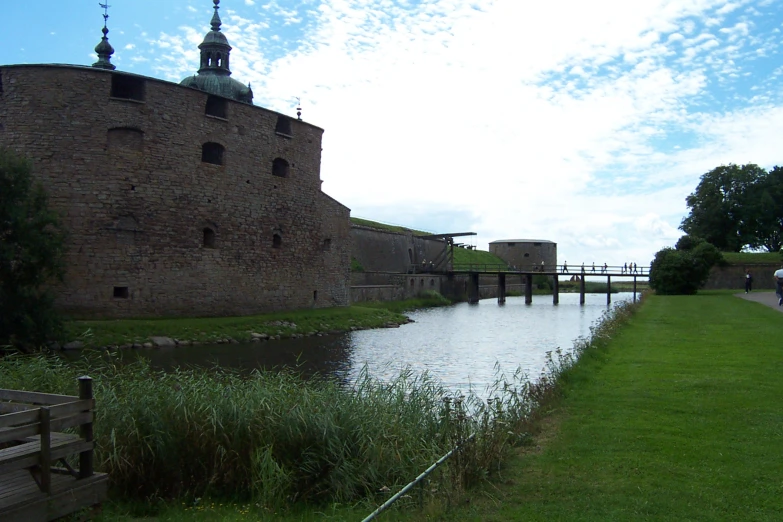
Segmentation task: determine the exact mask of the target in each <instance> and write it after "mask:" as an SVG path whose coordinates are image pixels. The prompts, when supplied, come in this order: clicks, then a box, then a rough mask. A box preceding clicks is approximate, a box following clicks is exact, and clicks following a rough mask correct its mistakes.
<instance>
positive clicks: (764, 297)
mask: <svg viewBox="0 0 783 522" xmlns="http://www.w3.org/2000/svg"><path fill="white" fill-rule="evenodd" d="M734 295H735V296H737V297H741V298H743V299H747V300H748V301H755V302H757V303H761V304H763V305H767V306H769V307H771V308H774V309H775V310H778V311H779V312H783V306H778V296H776V295H775V292H772V291H762V292H751V293H749V294H746V293H745V292H742V293H739V294H734Z"/></svg>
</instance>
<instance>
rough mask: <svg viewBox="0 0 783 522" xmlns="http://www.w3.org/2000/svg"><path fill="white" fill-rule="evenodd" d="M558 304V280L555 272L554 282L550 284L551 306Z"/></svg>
mask: <svg viewBox="0 0 783 522" xmlns="http://www.w3.org/2000/svg"><path fill="white" fill-rule="evenodd" d="M558 303H560V279H558V277H557V272H555V277H554V281H553V282H552V304H558Z"/></svg>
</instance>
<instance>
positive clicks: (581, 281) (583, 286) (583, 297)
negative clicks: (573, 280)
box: [579, 274, 585, 305]
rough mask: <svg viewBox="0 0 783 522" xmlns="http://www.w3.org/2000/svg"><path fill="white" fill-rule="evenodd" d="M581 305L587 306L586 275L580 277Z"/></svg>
mask: <svg viewBox="0 0 783 522" xmlns="http://www.w3.org/2000/svg"><path fill="white" fill-rule="evenodd" d="M579 304H580V305H583V304H585V275H584V274H582V275H581V276H580V277H579Z"/></svg>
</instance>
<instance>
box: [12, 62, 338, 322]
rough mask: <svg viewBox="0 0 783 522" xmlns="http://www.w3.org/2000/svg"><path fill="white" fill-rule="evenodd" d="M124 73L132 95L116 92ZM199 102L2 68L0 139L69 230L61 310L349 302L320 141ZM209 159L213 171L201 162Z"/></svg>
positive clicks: (90, 76)
mask: <svg viewBox="0 0 783 522" xmlns="http://www.w3.org/2000/svg"><path fill="white" fill-rule="evenodd" d="M118 77H119V80H118ZM128 78H130V79H131V88H130V90H131V91H133V89H135V88H137V87H138V86H139V85H141V91H138V89H136V91H133V94H131V95H128V88H126V89H125V90H124V91H123V89H122V88H119V89H118V88H117V85H120V87H121V86H122V85H123V83H122V81H120V80H127V79H128ZM113 82H115V85H114V87H113ZM117 82H119V83H117ZM134 86H135V87H134ZM126 87H127V86H126ZM139 93H141V96H142V98H143V99H141V100H137V99H133V97H134V96H136V97H138V95H139ZM112 94H114V96H112ZM208 98H210V102H215V99H214V97H210V96H208V95H207V94H206V93H204V92H201V91H197V90H194V89H189V88H185V87H181V86H179V85H176V84H173V83H169V82H164V81H160V80H156V79H153V78H147V77H142V76H135V75H125V74H121V73H118V72H111V71H105V70H100V69H95V68H90V67H77V66H45V65H32V66H26V65H21V66H4V67H2V68H0V144H1V145H3V146H7V147H10V148H11V149H12V150H14V151H16V152H18V153H20V154H23V155H25V156H26V157H28V158H29V159H30V160H31V163H32V169H33V174H34V177H35V179H37V180H39V181H40V182H41V183H42V184H43V185H44V187H45V188H46V189H47V191H48V193H49V197H50V206H51V207H52V208H53V209H54V210H56V211H57V212H58V213H59V214H60V215H61V216H62V219H63V222H64V224H65V226H66V227H67V229H68V231H69V233H70V237H69V242H68V247H69V250H68V254H67V267H68V269H67V275H66V282H65V285H64V287H63V288H61V291H60V293H59V297H58V301H57V303H58V305H59V307H60V308H61V309H62V310H63V311H65V312H67V313H71V314H74V315H76V316H90V317H143V316H177V315H188V316H199V315H204V316H216V315H247V314H254V313H261V312H269V311H274V310H281V309H293V308H305V307H328V306H344V305H347V304H348V300H349V278H350V256H351V246H350V245H351V238H350V234H351V226H350V217H349V216H350V211H349V209H348V208H346V207H345V206H343V205H341V204H340V203H338V202H336V201H334V200H333V199H332V198H330V197H328V196H326V195H325V194H324V193H323V192H321V189H320V187H321V180H320V155H321V135H322V132H323V131H322V130H321V129H319V128H317V127H314V126H312V125H309V124H307V123H304V122H301V121H297V120H289V119H287V118H285V117H284V116H282V115H279V114H277V113H275V112H272V111H269V110H266V109H263V108H260V107H256V106H252V105H247V104H243V103H238V102H234V101H232V100H228V99H222V98H221V99H217V103H218V104H219V105H220V106H221V107H222V109H223V110H225V113H224V115H223V116H224V117H216V116H211V115H207V114H205V107H206V105H207V100H208ZM281 121H282V123H283V124H284V125H283V126H282V127H281V126H280V122H281ZM276 129H277V131H276ZM281 129H282V132H281ZM204 144H216V145H208V146H207V148H206V150H205V149H204V147H203V145H204ZM210 147H211V149H210ZM215 149H217V151H218V153H219V154H218V155H221V154H222V158H221V160H222V161H221V162H222V164H213V163H209V162H205V161H202V160H203V159H204V155H205V154H206V155H207V156H209V157H208V158H207V159H208V161H215V158H214V154H215ZM210 154H212V156H210ZM273 169H274V171H275V173H276V174H279V175H274V174H273Z"/></svg>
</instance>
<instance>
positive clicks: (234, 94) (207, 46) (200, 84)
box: [180, 0, 253, 103]
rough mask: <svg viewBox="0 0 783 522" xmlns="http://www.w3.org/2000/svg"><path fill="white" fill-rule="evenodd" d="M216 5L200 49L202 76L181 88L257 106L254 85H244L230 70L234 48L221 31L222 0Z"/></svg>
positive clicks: (199, 70)
mask: <svg viewBox="0 0 783 522" xmlns="http://www.w3.org/2000/svg"><path fill="white" fill-rule="evenodd" d="M212 2H213V3H214V4H215V5H214V9H215V12H214V14H213V15H212V20H211V21H210V25H211V30H210V31H209V32H208V33H207V34H206V36H204V41H203V42H201V44H199V46H198V48H199V49H200V50H201V62H200V66H199V69H198V74H197V75H194V76H188V77H187V78H185V79H184V80H182V81H181V82H180V85H184V86H185V87H192V88H194V89H199V90H201V91H204V92H208V93H210V94H216V95H218V96H224V97H226V98H231V99H233V100H237V101H241V102H244V103H253V90H252V89H251V88H250V85H249V84H248V85H244V84H242V83H241V82H239V81H237V80H235V79H233V78H231V69H230V68H229V58H230V55H231V46H230V45H229V44H228V40H227V39H226V35H224V34H223V33H222V32H221V31H220V26H221V25H222V22H221V20H220V15H219V14H218V9H220V5H219V4H220V0H212Z"/></svg>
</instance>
